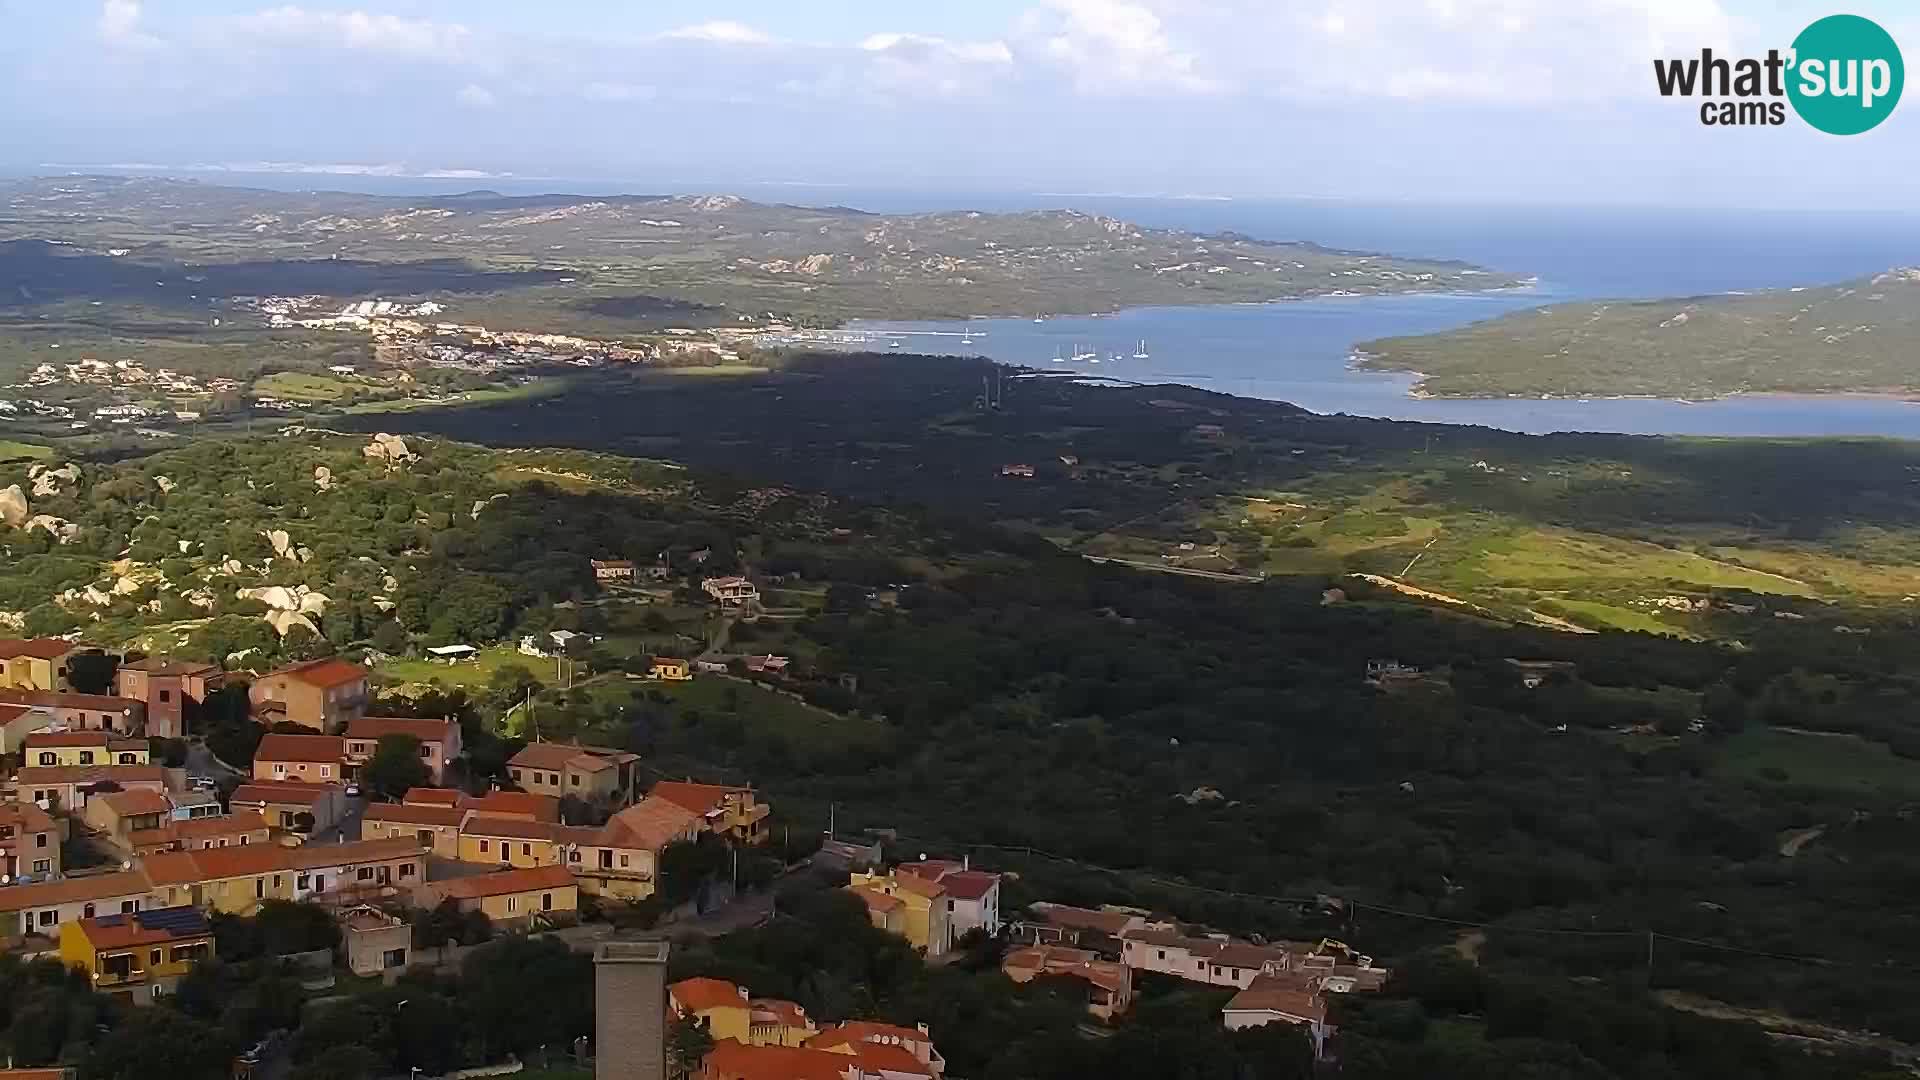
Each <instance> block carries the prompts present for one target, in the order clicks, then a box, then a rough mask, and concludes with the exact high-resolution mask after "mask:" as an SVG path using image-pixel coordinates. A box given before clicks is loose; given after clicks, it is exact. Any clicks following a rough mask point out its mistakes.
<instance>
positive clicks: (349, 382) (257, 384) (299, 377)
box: [253, 371, 367, 403]
mask: <svg viewBox="0 0 1920 1080" xmlns="http://www.w3.org/2000/svg"><path fill="white" fill-rule="evenodd" d="M366 385H367V384H366V383H363V382H360V381H359V380H356V379H342V378H339V377H336V376H333V375H311V374H308V373H307V372H304V371H276V372H274V373H273V374H271V375H263V376H261V377H260V378H258V379H255V380H254V383H253V389H254V392H255V393H257V394H266V395H268V396H269V397H277V398H285V399H286V400H288V401H304V402H311V403H324V402H330V401H339V400H340V399H341V398H343V397H346V396H347V395H349V394H351V393H353V392H354V391H356V390H363V389H365V388H366Z"/></svg>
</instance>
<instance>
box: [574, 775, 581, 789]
mask: <svg viewBox="0 0 1920 1080" xmlns="http://www.w3.org/2000/svg"><path fill="white" fill-rule="evenodd" d="M573 786H574V787H579V786H580V775H579V774H578V773H575V774H574V777H573Z"/></svg>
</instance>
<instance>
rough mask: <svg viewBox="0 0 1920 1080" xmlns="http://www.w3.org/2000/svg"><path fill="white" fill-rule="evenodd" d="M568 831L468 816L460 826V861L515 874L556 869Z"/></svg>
mask: <svg viewBox="0 0 1920 1080" xmlns="http://www.w3.org/2000/svg"><path fill="white" fill-rule="evenodd" d="M568 831H571V830H569V829H568V827H567V826H565V825H555V824H553V823H551V822H546V821H521V820H520V819H518V818H504V817H489V816H485V815H482V814H470V815H468V816H467V818H466V821H465V822H464V823H463V824H462V825H461V826H460V854H459V859H460V861H461V862H470V863H492V864H493V865H495V866H505V867H508V868H510V869H517V870H524V869H528V868H531V867H535V866H558V865H559V864H560V863H562V862H565V861H566V858H565V853H564V852H563V851H562V850H561V844H562V843H563V842H564V841H563V839H562V835H563V834H564V833H565V832H568ZM586 831H587V832H588V833H591V832H592V830H590V829H589V830H586Z"/></svg>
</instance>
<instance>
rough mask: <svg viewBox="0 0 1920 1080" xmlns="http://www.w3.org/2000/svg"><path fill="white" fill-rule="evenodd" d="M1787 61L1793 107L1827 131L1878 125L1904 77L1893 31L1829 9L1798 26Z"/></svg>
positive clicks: (1854, 132) (1895, 98) (1897, 98)
mask: <svg viewBox="0 0 1920 1080" xmlns="http://www.w3.org/2000/svg"><path fill="white" fill-rule="evenodd" d="M1790 63H1791V65H1792V74H1791V76H1790V77H1789V79H1788V81H1787V99H1788V100H1790V101H1792V102H1793V111H1794V112H1797V113H1799V114H1800V119H1802V120H1805V121H1806V122H1807V123H1809V124H1812V125H1813V126H1814V127H1816V128H1819V129H1820V130H1821V131H1824V132H1826V133H1827V134H1829V135H1858V134H1860V133H1861V132H1863V131H1869V130H1872V129H1873V128H1875V127H1877V126H1879V124H1880V121H1882V120H1885V119H1886V118H1887V117H1888V116H1890V115H1892V113H1893V107H1894V106H1895V105H1898V104H1899V103H1900V90H1901V87H1902V86H1904V85H1905V84H1906V81H1907V72H1906V65H1905V64H1903V63H1901V61H1900V46H1898V45H1896V44H1894V41H1893V35H1891V34H1889V33H1887V32H1886V31H1885V30H1882V29H1881V28H1880V24H1879V23H1876V22H1874V21H1873V20H1872V19H1863V18H1861V17H1860V16H1858V15H1829V16H1827V17H1826V18H1824V19H1821V20H1820V21H1818V22H1816V23H1814V24H1813V25H1811V26H1809V27H1807V28H1806V29H1805V30H1802V31H1800V36H1799V37H1797V38H1794V39H1793V59H1792V60H1791V61H1790Z"/></svg>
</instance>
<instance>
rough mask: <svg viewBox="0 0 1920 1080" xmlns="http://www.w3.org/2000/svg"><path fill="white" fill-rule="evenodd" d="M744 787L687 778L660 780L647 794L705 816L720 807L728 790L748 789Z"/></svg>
mask: <svg viewBox="0 0 1920 1080" xmlns="http://www.w3.org/2000/svg"><path fill="white" fill-rule="evenodd" d="M748 790H751V789H749V788H744V787H726V786H724V785H721V784H696V783H693V782H692V781H688V780H662V781H660V782H659V783H657V784H655V785H653V789H652V790H651V791H648V792H647V794H648V796H650V797H652V798H657V799H665V800H667V801H668V802H671V803H673V804H674V805H675V806H680V807H684V808H686V809H687V810H691V811H692V812H694V813H696V814H700V815H702V816H705V815H707V814H710V813H712V812H714V811H715V810H718V809H720V804H721V801H722V800H724V799H725V798H726V797H727V795H728V794H729V793H730V792H735V791H748Z"/></svg>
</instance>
